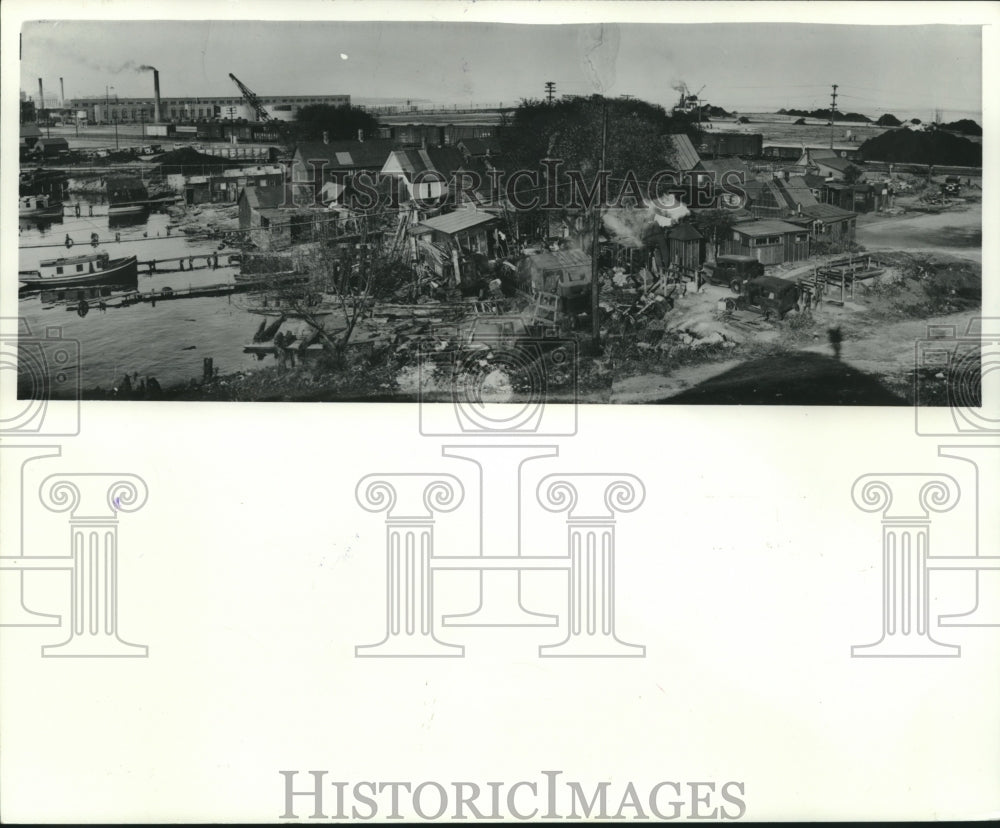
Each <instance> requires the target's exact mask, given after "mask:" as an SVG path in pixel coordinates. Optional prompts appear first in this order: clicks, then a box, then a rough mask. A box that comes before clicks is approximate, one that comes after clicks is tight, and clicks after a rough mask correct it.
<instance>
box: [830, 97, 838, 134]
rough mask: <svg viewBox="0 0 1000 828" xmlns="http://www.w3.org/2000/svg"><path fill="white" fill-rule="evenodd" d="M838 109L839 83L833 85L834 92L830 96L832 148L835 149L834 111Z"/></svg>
mask: <svg viewBox="0 0 1000 828" xmlns="http://www.w3.org/2000/svg"><path fill="white" fill-rule="evenodd" d="M836 111H837V84H834V85H833V94H832V95H831V96H830V149H833V113H834V112H836Z"/></svg>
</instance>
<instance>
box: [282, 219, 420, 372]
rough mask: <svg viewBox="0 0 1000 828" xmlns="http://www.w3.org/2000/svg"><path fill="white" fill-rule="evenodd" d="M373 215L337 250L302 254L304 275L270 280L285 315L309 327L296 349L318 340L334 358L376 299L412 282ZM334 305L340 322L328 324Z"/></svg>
mask: <svg viewBox="0 0 1000 828" xmlns="http://www.w3.org/2000/svg"><path fill="white" fill-rule="evenodd" d="M374 221H375V219H374V218H373V217H370V216H369V217H364V218H363V219H361V220H359V222H358V224H359V231H360V232H359V234H358V236H357V237H356V238H357V239H358V241H357V242H356V243H352V244H350V245H348V244H343V245H341V246H340V250H339V251H338V250H337V249H335V248H334V247H333V246H331V245H330V244H329V243H324V242H320V243H319V245H318V247H317V248H316V250H315V251H314V252H312V253H311V254H310V255H307V256H303V257H302V263H303V265H304V266H305V271H306V272H305V273H304V274H301V275H293V276H291V277H288V276H285V277H284V278H272V279H269V280H268V290H269V293H271V294H272V295H273V296H274V298H275V299H276V300H277V301H278V304H279V305H280V307H281V308H282V309H283V310H284V311H285V312H286V313H288V314H289V315H294V316H295V317H297V318H299V319H301V320H302V321H303V322H305V324H306V325H307V326H308V327H309V330H310V336H309V337H308V339H307V340H306V341H304V342H302V343H300V347H308V345H310V344H312V343H314V342H318V343H320V344H321V345H322V346H323V348H324V350H325V351H326V352H327V354H328V355H329V356H330V357H332V358H333V359H334V360H335V361H337V362H340V361H342V360H343V357H344V353H345V351H346V349H347V347H348V345H349V343H350V340H351V337H352V336H353V334H354V332H355V330H356V329H357V326H358V323H359V322H360V321H361V320H362V319H364V318H365V316H366V315H368V314H369V313H370V312H371V310H372V308H373V306H374V305H375V303H376V302H378V301H383V300H385V299H386V298H388V297H389V296H391V295H392V294H393V293H394V292H395V291H396V290H397V289H399V288H400V287H401V286H403V285H405V284H407V283H408V282H409V281H411V280H412V278H413V276H412V273H411V271H410V269H409V268H408V267H407V266H406V265H405V264H404V263H403V262H402V260H401V259H400V258H399V257H398V255H396V254H395V253H394V252H393V251H389V250H387V249H386V248H385V246H384V245H383V244H382V233H381V230H380V229H379V228H375V229H373V227H374V224H373V222H374ZM331 307H333V308H335V309H336V311H337V312H338V315H339V316H340V318H341V320H342V323H343V324H342V325H338V326H335V327H334V326H331V328H330V329H328V328H327V326H326V324H325V319H326V317H327V316H329V313H330V309H331Z"/></svg>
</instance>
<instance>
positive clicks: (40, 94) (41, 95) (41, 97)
mask: <svg viewBox="0 0 1000 828" xmlns="http://www.w3.org/2000/svg"><path fill="white" fill-rule="evenodd" d="M43 109H45V92H44V91H43V90H42V79H41V78H39V79H38V111H39V112H41V111H42V110H43Z"/></svg>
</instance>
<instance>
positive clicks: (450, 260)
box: [410, 208, 500, 281]
mask: <svg viewBox="0 0 1000 828" xmlns="http://www.w3.org/2000/svg"><path fill="white" fill-rule="evenodd" d="M499 226H500V219H499V218H498V217H497V216H494V215H492V214H491V213H484V212H483V211H481V210H475V209H471V208H466V209H461V210H455V211H454V212H453V213H444V214H442V215H439V216H434V217H433V218H427V219H424V220H423V221H422V222H420V223H419V224H416V225H414V226H413V227H412V228H411V230H410V233H411V235H412V236H413V237H414V239H413V242H414V248H415V251H416V254H417V257H418V259H420V260H421V261H423V262H424V263H425V264H426V265H427V267H429V268H430V270H431V271H432V272H433V273H434V274H435V275H437V276H439V277H441V278H443V279H447V280H450V279H455V280H459V279H466V281H473V280H472V279H469V278H467V277H470V275H471V274H470V272H469V271H470V270H479V269H480V265H481V264H482V262H483V261H484V260H489V259H492V258H494V256H495V252H496V230H497V228H498V227H499ZM463 261H466V263H467V264H466V267H464V268H463ZM469 261H474V262H475V263H476V264H475V265H474V266H473V267H471V268H470V267H469V265H468V262H469Z"/></svg>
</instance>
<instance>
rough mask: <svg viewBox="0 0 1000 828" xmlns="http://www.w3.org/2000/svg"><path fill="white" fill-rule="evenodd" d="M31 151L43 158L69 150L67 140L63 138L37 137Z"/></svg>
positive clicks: (53, 156) (63, 153) (52, 156)
mask: <svg viewBox="0 0 1000 828" xmlns="http://www.w3.org/2000/svg"><path fill="white" fill-rule="evenodd" d="M33 151H34V152H35V154H36V155H41V156H43V157H44V158H55V157H56V156H59V155H65V154H66V153H68V152H69V141H67V140H66V139H65V138H39V139H38V140H37V141H36V142H35V146H34V150H33Z"/></svg>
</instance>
